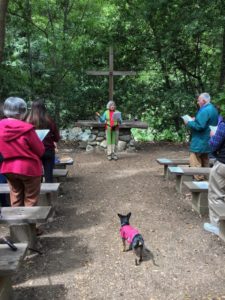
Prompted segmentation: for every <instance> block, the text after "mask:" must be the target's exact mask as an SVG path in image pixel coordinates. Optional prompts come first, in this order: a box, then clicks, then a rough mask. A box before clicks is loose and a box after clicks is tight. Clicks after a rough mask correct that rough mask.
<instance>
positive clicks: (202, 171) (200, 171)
mask: <svg viewBox="0 0 225 300" xmlns="http://www.w3.org/2000/svg"><path fill="white" fill-rule="evenodd" d="M168 169H169V171H170V172H171V173H173V174H184V175H190V176H191V175H209V173H210V171H211V170H212V169H211V168H194V167H190V168H185V167H171V166H170V167H168Z"/></svg>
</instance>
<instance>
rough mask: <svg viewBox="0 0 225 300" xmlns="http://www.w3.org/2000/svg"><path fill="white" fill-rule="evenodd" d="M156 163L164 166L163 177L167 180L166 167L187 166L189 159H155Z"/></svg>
mask: <svg viewBox="0 0 225 300" xmlns="http://www.w3.org/2000/svg"><path fill="white" fill-rule="evenodd" d="M156 161H157V163H158V164H160V165H163V166H164V176H165V178H168V174H169V173H168V167H169V166H173V167H177V166H179V165H189V158H183V159H182V158H157V159H156Z"/></svg>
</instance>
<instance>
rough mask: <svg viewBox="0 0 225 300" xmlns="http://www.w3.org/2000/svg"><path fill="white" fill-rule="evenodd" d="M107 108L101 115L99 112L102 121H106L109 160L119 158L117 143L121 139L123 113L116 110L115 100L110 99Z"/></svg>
mask: <svg viewBox="0 0 225 300" xmlns="http://www.w3.org/2000/svg"><path fill="white" fill-rule="evenodd" d="M106 108H107V110H106V111H105V112H104V114H103V115H102V116H101V115H100V114H99V113H98V112H96V115H97V116H98V118H99V120H100V122H102V123H105V133H106V141H107V158H108V160H112V159H114V160H117V159H118V156H117V144H118V139H119V125H120V124H121V123H122V117H121V113H120V112H119V111H118V110H116V104H115V102H114V101H109V102H108V103H107V105H106Z"/></svg>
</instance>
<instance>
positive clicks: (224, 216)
mask: <svg viewBox="0 0 225 300" xmlns="http://www.w3.org/2000/svg"><path fill="white" fill-rule="evenodd" d="M210 209H212V210H213V212H214V213H215V214H216V215H217V216H218V219H219V237H220V238H221V239H222V240H223V241H225V203H218V204H213V205H211V206H210Z"/></svg>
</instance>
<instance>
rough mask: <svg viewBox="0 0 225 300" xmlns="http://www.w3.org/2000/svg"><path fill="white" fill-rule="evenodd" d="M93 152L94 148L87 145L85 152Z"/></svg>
mask: <svg viewBox="0 0 225 300" xmlns="http://www.w3.org/2000/svg"><path fill="white" fill-rule="evenodd" d="M93 151H94V147H93V146H91V145H87V147H86V152H93Z"/></svg>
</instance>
